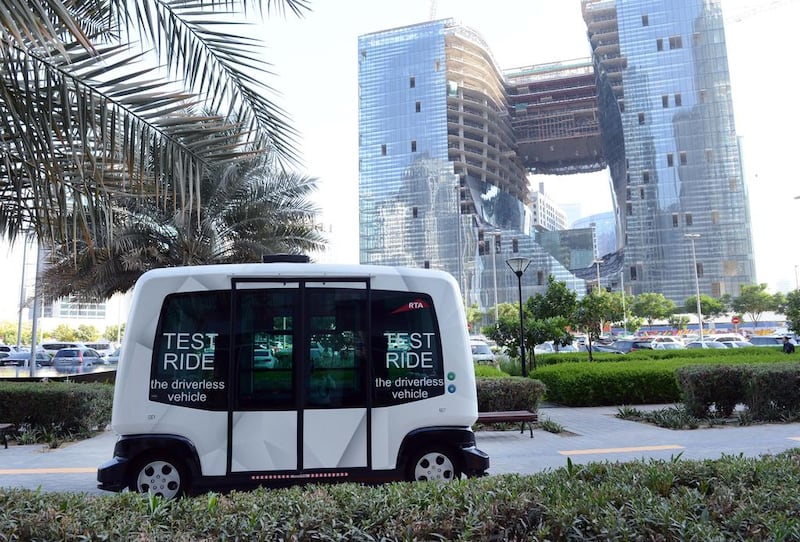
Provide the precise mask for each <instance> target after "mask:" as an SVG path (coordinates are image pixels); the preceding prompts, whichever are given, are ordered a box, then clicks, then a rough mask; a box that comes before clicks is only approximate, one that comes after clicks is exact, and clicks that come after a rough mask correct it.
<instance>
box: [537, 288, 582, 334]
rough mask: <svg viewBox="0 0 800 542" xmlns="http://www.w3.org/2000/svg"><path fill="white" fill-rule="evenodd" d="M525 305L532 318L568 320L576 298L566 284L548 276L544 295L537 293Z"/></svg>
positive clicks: (576, 300) (575, 304)
mask: <svg viewBox="0 0 800 542" xmlns="http://www.w3.org/2000/svg"><path fill="white" fill-rule="evenodd" d="M526 305H527V306H528V307H529V308H530V310H531V315H532V316H533V317H534V318H538V319H542V320H543V319H545V318H552V317H557V316H560V317H564V318H569V316H570V315H572V313H573V312H575V307H577V305H578V296H577V295H576V294H575V292H574V291H572V290H570V289H569V288H567V283H566V282H561V281H558V280H556V278H555V277H554V276H553V275H548V277H547V290H546V291H545V293H544V295H542V294H540V293H537V294H536V295H535V296H533V297H532V298H529V299H528V301H527V302H526ZM548 340H549V339H548Z"/></svg>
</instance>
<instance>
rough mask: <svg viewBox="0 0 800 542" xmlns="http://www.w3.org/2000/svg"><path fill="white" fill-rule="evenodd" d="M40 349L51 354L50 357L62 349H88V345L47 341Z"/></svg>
mask: <svg viewBox="0 0 800 542" xmlns="http://www.w3.org/2000/svg"><path fill="white" fill-rule="evenodd" d="M39 348H41V349H42V350H44V351H45V352H47V353H48V354H50V356H55V355H56V352H58V351H59V350H61V349H62V348H86V345H85V344H83V343H79V342H68V341H66V342H65V341H45V342H43V343H42V344H40V345H39Z"/></svg>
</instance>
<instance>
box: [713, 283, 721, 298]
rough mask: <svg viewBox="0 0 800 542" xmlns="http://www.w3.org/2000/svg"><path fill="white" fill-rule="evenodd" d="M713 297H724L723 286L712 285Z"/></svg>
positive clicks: (719, 284) (718, 284)
mask: <svg viewBox="0 0 800 542" xmlns="http://www.w3.org/2000/svg"><path fill="white" fill-rule="evenodd" d="M711 296H712V297H722V284H721V283H719V282H712V283H711Z"/></svg>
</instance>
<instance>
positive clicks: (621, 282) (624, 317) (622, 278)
mask: <svg viewBox="0 0 800 542" xmlns="http://www.w3.org/2000/svg"><path fill="white" fill-rule="evenodd" d="M619 285H620V289H621V290H622V332H623V334H625V335H627V334H628V311H627V310H625V269H624V267H623V269H622V270H621V271H620V272H619Z"/></svg>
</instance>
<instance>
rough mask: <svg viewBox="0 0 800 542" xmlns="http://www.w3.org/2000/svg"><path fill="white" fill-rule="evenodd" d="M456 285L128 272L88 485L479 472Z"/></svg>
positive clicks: (429, 280)
mask: <svg viewBox="0 0 800 542" xmlns="http://www.w3.org/2000/svg"><path fill="white" fill-rule="evenodd" d="M477 414H478V409H477V399H476V389H475V376H474V369H473V363H472V356H471V353H470V346H469V337H468V335H467V325H466V321H465V315H464V310H463V307H462V302H461V296H460V293H459V290H458V286H457V284H456V282H455V280H454V279H453V278H452V277H451V276H450V275H448V274H446V273H444V272H440V271H433V270H426V269H402V268H394V267H379V266H359V265H317V264H309V263H263V264H231V265H209V266H199V267H179V268H169V269H158V270H154V271H149V272H147V273H145V274H144V275H143V276H142V277H141V278H140V279H139V281H138V282H137V283H136V287H135V289H134V294H133V302H132V307H131V311H130V315H129V318H128V322H127V325H126V330H125V340H124V341H123V347H122V351H121V355H120V362H119V367H118V369H117V378H116V387H115V392H114V406H113V414H112V422H111V424H112V429H113V431H114V432H116V433H117V434H118V435H119V438H118V440H117V443H116V445H115V448H114V457H113V459H111V460H110V461H108V462H106V463H105V464H104V465H102V466H101V467H100V468H99V470H98V475H97V477H98V487H100V488H101V489H106V490H111V491H119V490H122V489H124V488H130V489H131V490H133V491H140V492H151V493H156V494H160V495H163V496H165V497H174V496H176V495H179V494H182V493H188V492H197V491H202V490H204V489H211V488H248V487H253V486H257V485H274V486H279V485H287V484H293V483H301V482H332V481H383V480H430V479H438V480H443V479H445V480H446V479H451V478H457V477H459V476H461V475H462V474H464V475H467V476H480V475H483V474H484V473H485V471H486V469H488V467H489V458H488V456H487V455H486V454H485V453H483V452H482V451H480V450H479V449H477V448H476V446H475V437H474V434H473V433H472V430H471V425H472V424H474V423H475V421H476V419H477Z"/></svg>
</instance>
